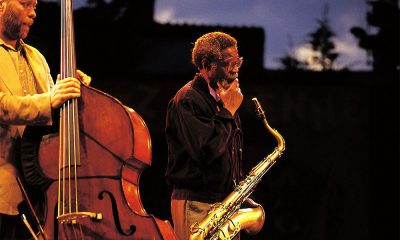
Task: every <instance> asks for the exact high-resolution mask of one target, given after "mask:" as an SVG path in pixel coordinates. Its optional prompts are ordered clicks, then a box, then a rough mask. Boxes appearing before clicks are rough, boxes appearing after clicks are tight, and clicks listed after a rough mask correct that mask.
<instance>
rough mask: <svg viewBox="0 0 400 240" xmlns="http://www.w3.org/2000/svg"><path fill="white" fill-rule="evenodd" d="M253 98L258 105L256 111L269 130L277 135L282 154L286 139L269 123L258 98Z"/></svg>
mask: <svg viewBox="0 0 400 240" xmlns="http://www.w3.org/2000/svg"><path fill="white" fill-rule="evenodd" d="M252 100H253V102H254V105H255V106H256V113H257V115H258V117H260V118H262V119H263V122H264V125H265V127H266V128H267V130H268V131H269V132H270V133H271V134H272V135H273V136H274V137H275V139H276V141H277V142H278V147H277V150H278V151H279V153H280V154H282V152H283V151H284V150H285V140H284V139H283V137H282V135H281V134H280V133H279V132H278V131H277V130H276V129H273V128H272V127H271V126H270V125H269V124H268V121H267V118H266V117H265V112H264V110H263V109H262V107H261V105H260V103H259V102H258V100H257V98H253V99H252Z"/></svg>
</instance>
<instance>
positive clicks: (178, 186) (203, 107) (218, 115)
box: [165, 75, 242, 203]
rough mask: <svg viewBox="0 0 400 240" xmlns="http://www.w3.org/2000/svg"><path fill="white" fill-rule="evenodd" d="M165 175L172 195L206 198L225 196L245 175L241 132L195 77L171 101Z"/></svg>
mask: <svg viewBox="0 0 400 240" xmlns="http://www.w3.org/2000/svg"><path fill="white" fill-rule="evenodd" d="M165 131H166V138H167V143H168V165H167V171H166V178H167V181H168V183H169V184H170V185H172V186H173V189H174V190H173V194H172V198H174V199H188V200H194V201H202V202H209V203H212V202H216V201H221V200H223V199H224V198H225V197H226V196H227V195H228V194H229V193H230V192H231V191H232V189H233V181H234V179H235V181H237V180H239V179H240V177H241V161H242V131H241V125H240V119H239V115H238V114H237V113H236V114H235V116H234V118H233V117H232V116H231V114H230V113H229V111H228V110H227V109H225V108H223V107H222V106H221V104H220V103H217V101H216V100H215V99H214V98H213V96H212V95H211V94H210V92H209V89H208V85H207V82H206V81H205V80H204V79H203V78H201V77H200V76H199V75H196V76H195V78H194V79H193V80H191V81H189V82H188V83H187V84H186V85H185V86H183V87H182V88H181V89H180V90H179V91H178V92H177V94H176V95H175V97H174V98H173V99H171V101H170V102H169V105H168V110H167V119H166V130H165Z"/></svg>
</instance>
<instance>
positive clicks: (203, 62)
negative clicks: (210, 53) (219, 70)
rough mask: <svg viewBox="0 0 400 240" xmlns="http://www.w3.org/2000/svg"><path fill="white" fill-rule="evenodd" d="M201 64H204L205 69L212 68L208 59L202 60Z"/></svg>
mask: <svg viewBox="0 0 400 240" xmlns="http://www.w3.org/2000/svg"><path fill="white" fill-rule="evenodd" d="M201 64H202V65H203V68H204V69H206V70H210V68H211V64H210V61H208V60H207V59H203V61H201Z"/></svg>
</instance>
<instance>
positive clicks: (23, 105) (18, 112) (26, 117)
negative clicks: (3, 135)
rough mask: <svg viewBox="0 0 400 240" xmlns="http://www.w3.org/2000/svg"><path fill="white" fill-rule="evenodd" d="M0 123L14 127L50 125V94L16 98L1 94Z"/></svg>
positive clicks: (8, 94)
mask: <svg viewBox="0 0 400 240" xmlns="http://www.w3.org/2000/svg"><path fill="white" fill-rule="evenodd" d="M0 123H4V124H12V125H50V124H51V103H50V93H41V94H35V95H32V96H31V95H28V96H15V95H12V94H10V93H4V92H0Z"/></svg>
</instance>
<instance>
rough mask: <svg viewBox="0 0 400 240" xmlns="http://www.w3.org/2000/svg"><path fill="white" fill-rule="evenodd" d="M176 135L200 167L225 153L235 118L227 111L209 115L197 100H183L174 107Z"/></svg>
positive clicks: (222, 110)
mask: <svg viewBox="0 0 400 240" xmlns="http://www.w3.org/2000/svg"><path fill="white" fill-rule="evenodd" d="M173 109H174V110H173V112H174V113H173V115H174V121H175V127H176V129H175V130H176V133H177V137H178V138H179V139H180V142H181V143H182V145H183V146H182V147H183V148H184V149H185V151H186V152H187V153H188V154H189V156H190V157H191V158H192V159H193V160H195V161H196V162H197V163H198V164H199V166H203V167H205V166H207V165H208V164H210V163H211V162H213V161H214V160H215V159H217V158H218V157H220V156H221V155H222V154H224V153H225V152H226V150H227V147H228V146H229V142H230V140H231V137H232V129H233V124H234V120H233V118H232V116H231V114H230V113H229V111H228V110H226V109H224V108H222V109H221V111H220V112H218V113H217V114H215V115H213V116H211V117H209V116H207V114H205V113H204V109H202V108H201V106H199V104H196V103H194V101H180V102H178V103H177V104H176V105H174V108H173Z"/></svg>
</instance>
